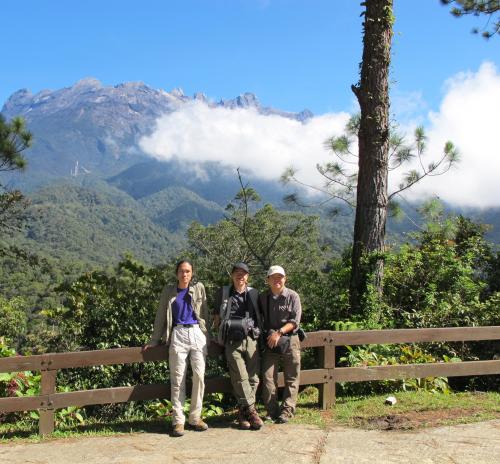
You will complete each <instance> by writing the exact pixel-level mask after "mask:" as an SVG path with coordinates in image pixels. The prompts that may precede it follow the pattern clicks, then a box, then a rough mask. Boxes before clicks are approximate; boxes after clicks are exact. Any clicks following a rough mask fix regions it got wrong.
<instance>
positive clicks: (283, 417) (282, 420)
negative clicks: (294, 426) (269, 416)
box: [274, 411, 293, 424]
mask: <svg viewBox="0 0 500 464" xmlns="http://www.w3.org/2000/svg"><path fill="white" fill-rule="evenodd" d="M292 417H293V416H292V414H290V413H289V412H287V411H281V414H280V415H279V416H278V417H277V418H276V420H275V421H274V422H275V423H276V424H286V423H287V422H288V421H289V420H290V419H291V418H292Z"/></svg>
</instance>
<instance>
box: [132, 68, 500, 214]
mask: <svg viewBox="0 0 500 464" xmlns="http://www.w3.org/2000/svg"><path fill="white" fill-rule="evenodd" d="M396 97H397V98H396V101H395V102H394V103H395V105H396V107H395V108H394V109H396V110H397V113H398V117H401V119H402V121H400V122H401V125H400V130H402V131H404V132H406V133H408V134H410V135H409V136H408V139H409V140H411V138H412V136H411V132H412V131H413V130H414V128H415V126H416V125H417V124H422V125H424V127H425V130H426V134H427V136H428V143H427V145H428V149H427V155H426V158H427V161H426V164H428V163H429V162H430V161H431V160H435V159H437V158H438V157H439V155H440V154H441V153H442V150H443V147H444V144H445V142H446V141H447V140H451V141H452V142H453V143H454V144H455V145H456V146H457V147H458V148H459V151H460V155H461V162H460V163H459V164H458V165H457V167H456V168H454V169H453V170H452V171H450V172H448V173H447V174H445V175H444V176H439V177H434V178H427V179H424V180H423V181H422V182H421V183H420V184H417V185H416V186H415V187H414V188H413V189H412V190H410V191H408V193H407V194H406V197H407V198H409V199H413V200H417V199H418V200H422V199H423V198H425V197H426V196H430V195H438V196H439V197H440V198H442V199H443V200H445V201H447V202H449V203H452V204H456V205H460V206H476V207H490V206H499V205H500V181H499V174H500V148H499V142H498V132H499V127H500V124H499V121H500V115H499V108H500V75H499V73H498V71H497V69H496V68H495V66H494V65H493V64H492V63H484V64H482V65H481V67H480V68H479V70H477V72H464V73H460V74H457V75H455V76H453V77H452V78H451V79H449V80H448V81H447V82H446V83H445V86H444V97H443V99H442V101H441V104H440V106H439V109H438V111H436V112H429V113H427V114H425V113H421V112H420V114H418V109H419V108H420V110H422V109H424V111H426V109H427V107H426V105H425V101H424V98H423V96H422V95H421V94H420V93H416V92H415V93H409V94H407V95H399V96H396ZM348 119H349V114H348V113H345V112H340V113H327V114H324V115H321V116H316V117H313V118H311V119H309V120H308V121H307V122H305V123H301V122H299V121H296V120H292V119H288V118H285V117H282V116H278V115H262V114H259V113H258V112H257V111H256V110H255V109H254V108H237V109H228V108H223V107H211V106H208V105H207V104H206V103H204V102H203V101H198V100H195V101H190V102H188V103H186V104H183V105H181V106H179V108H178V109H177V110H176V111H174V112H172V113H170V114H167V115H165V116H163V117H161V118H160V119H158V121H157V126H156V129H155V131H154V132H153V133H152V134H151V135H150V136H148V137H144V138H143V139H142V140H141V141H140V147H141V149H142V150H143V151H144V152H146V153H148V154H150V155H151V156H153V157H155V158H157V159H160V160H171V159H180V160H183V161H185V162H187V163H190V164H189V166H190V169H192V172H193V174H194V175H198V176H199V177H200V179H201V178H203V170H202V169H201V163H203V162H206V161H215V162H217V161H218V162H221V163H223V164H224V165H226V166H228V167H231V168H235V167H241V168H242V169H243V170H244V171H247V172H248V171H250V172H252V173H253V174H254V175H256V176H257V177H260V178H263V179H267V180H276V181H277V180H278V179H279V177H280V175H281V174H282V173H283V171H284V170H285V169H286V168H287V167H289V166H294V167H295V168H296V169H297V171H298V177H299V178H300V179H301V180H302V181H304V182H307V183H310V184H315V185H321V184H322V182H323V180H322V178H321V177H320V176H319V175H318V173H317V172H316V168H315V166H316V164H317V163H323V162H325V161H328V160H331V159H332V157H331V155H329V153H328V152H327V151H326V150H325V149H324V146H323V143H324V141H325V140H326V139H327V138H328V137H330V136H332V135H340V134H341V133H342V132H343V130H344V127H345V124H346V122H347V120H348ZM398 183H399V181H398V179H397V178H396V177H395V176H392V177H390V185H392V186H393V187H392V188H393V190H394V186H396V185H397V184H398Z"/></svg>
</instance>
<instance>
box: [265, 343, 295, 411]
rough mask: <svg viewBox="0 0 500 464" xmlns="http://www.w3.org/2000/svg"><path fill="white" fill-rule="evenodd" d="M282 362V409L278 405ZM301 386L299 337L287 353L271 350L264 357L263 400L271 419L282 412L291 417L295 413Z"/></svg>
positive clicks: (267, 350)
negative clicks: (279, 375)
mask: <svg viewBox="0 0 500 464" xmlns="http://www.w3.org/2000/svg"><path fill="white" fill-rule="evenodd" d="M280 362H281V363H282V364H283V375H284V377H285V388H284V389H283V397H282V403H281V408H280V406H279V403H278V371H279V365H280ZM299 385H300V341H299V337H297V335H293V336H292V337H291V340H290V349H289V350H288V352H287V353H284V354H278V353H273V352H272V351H270V350H269V349H266V350H265V351H264V354H263V356H262V400H263V401H264V406H265V407H266V409H267V412H268V414H269V415H270V416H271V417H277V416H278V415H279V414H280V413H281V412H285V413H286V414H288V415H289V416H293V414H294V413H295V406H296V405H297V395H298V393H299Z"/></svg>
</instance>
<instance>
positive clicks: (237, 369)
mask: <svg viewBox="0 0 500 464" xmlns="http://www.w3.org/2000/svg"><path fill="white" fill-rule="evenodd" d="M249 272H250V271H249V268H248V266H247V265H246V264H245V263H236V264H235V265H234V266H233V269H232V272H231V282H232V284H231V285H229V286H224V287H222V288H220V289H219V291H218V293H217V295H216V299H215V301H216V303H215V308H216V311H217V310H218V314H217V316H216V326H218V327H219V330H218V337H217V338H218V342H219V343H220V344H221V345H223V346H224V350H225V355H226V359H227V365H228V368H229V374H230V377H231V384H232V386H233V393H234V395H235V397H236V399H237V401H238V410H239V412H238V424H239V426H240V428H241V429H244V430H247V429H254V430H257V429H260V428H261V427H262V425H263V422H262V419H261V418H260V417H259V415H258V414H257V411H256V409H255V393H256V391H257V387H258V385H259V372H260V353H259V348H258V338H259V335H260V327H261V317H260V314H259V310H258V291H257V290H256V289H254V288H252V287H249V286H248V277H249Z"/></svg>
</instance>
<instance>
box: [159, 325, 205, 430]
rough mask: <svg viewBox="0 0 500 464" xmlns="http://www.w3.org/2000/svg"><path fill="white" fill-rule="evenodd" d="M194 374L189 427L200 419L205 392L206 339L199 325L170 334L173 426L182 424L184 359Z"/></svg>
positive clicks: (178, 329) (174, 330) (183, 420)
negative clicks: (188, 362)
mask: <svg viewBox="0 0 500 464" xmlns="http://www.w3.org/2000/svg"><path fill="white" fill-rule="evenodd" d="M188 356H189V359H190V362H191V370H192V371H193V388H192V390H191V407H190V411H189V419H188V420H189V423H190V424H195V423H196V422H197V421H198V419H200V418H201V409H202V406H203V393H204V390H205V378H204V377H205V359H206V356H207V339H206V337H205V334H204V333H203V332H202V331H201V329H200V327H199V326H198V325H194V326H193V327H182V326H177V327H174V328H173V330H172V337H171V340H170V347H169V351H168V359H169V366H170V400H171V401H172V413H173V420H172V423H173V424H174V425H176V424H184V423H185V421H186V418H185V417H184V401H185V400H186V373H187V358H188Z"/></svg>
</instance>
